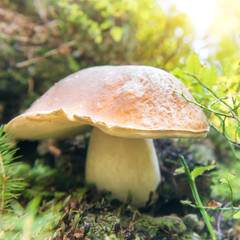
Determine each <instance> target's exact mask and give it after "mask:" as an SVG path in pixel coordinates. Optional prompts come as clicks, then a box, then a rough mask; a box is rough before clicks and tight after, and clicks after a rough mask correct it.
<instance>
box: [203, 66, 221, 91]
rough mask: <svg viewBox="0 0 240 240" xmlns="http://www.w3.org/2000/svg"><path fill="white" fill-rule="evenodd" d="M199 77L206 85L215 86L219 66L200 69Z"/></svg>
mask: <svg viewBox="0 0 240 240" xmlns="http://www.w3.org/2000/svg"><path fill="white" fill-rule="evenodd" d="M199 78H200V79H201V80H202V82H203V83H204V84H205V85H206V86H208V87H212V86H214V85H215V84H216V82H217V68H216V67H215V66H211V67H210V68H207V67H202V68H201V69H200V73H199Z"/></svg>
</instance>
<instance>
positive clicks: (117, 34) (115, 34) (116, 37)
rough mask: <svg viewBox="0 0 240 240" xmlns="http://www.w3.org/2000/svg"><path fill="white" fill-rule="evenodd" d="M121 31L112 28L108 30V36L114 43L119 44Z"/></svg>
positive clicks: (120, 29) (117, 28)
mask: <svg viewBox="0 0 240 240" xmlns="http://www.w3.org/2000/svg"><path fill="white" fill-rule="evenodd" d="M122 34H123V29H122V28H121V27H118V26H114V27H112V28H111V30H110V35H111V36H112V38H113V40H114V41H115V42H120V41H121V39H122Z"/></svg>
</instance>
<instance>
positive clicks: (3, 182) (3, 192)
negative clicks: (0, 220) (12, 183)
mask: <svg viewBox="0 0 240 240" xmlns="http://www.w3.org/2000/svg"><path fill="white" fill-rule="evenodd" d="M0 163H1V170H2V178H3V180H2V194H1V195H2V198H1V210H0V214H2V212H3V210H4V201H5V186H6V172H5V168H4V163H3V158H2V154H1V152H0Z"/></svg>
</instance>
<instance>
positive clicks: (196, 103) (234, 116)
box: [174, 91, 240, 122]
mask: <svg viewBox="0 0 240 240" xmlns="http://www.w3.org/2000/svg"><path fill="white" fill-rule="evenodd" d="M174 92H175V93H177V94H179V95H181V96H182V97H183V98H184V99H185V100H186V101H187V102H189V103H192V104H195V105H197V106H198V107H200V108H202V109H204V110H207V111H209V112H212V113H214V114H216V115H220V116H224V117H227V118H233V119H236V120H237V121H238V122H240V119H239V118H238V117H237V116H236V115H235V114H234V113H232V114H233V115H229V114H226V113H222V112H218V111H215V110H213V109H211V108H208V107H205V106H203V105H201V104H199V103H198V102H194V101H191V100H189V99H188V98H186V97H185V95H184V94H183V92H182V93H180V92H177V91H174Z"/></svg>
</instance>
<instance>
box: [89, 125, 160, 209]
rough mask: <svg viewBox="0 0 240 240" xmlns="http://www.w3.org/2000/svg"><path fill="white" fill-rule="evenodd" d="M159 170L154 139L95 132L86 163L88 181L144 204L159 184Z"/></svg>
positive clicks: (115, 195)
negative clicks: (131, 137) (121, 136)
mask: <svg viewBox="0 0 240 240" xmlns="http://www.w3.org/2000/svg"><path fill="white" fill-rule="evenodd" d="M160 179H161V176H160V170H159V164H158V159H157V155H156V152H155V148H154V145H153V140H152V139H130V138H120V137H114V136H110V135H108V134H105V133H103V132H102V131H100V130H99V129H97V128H94V129H93V131H92V135H91V139H90V144H89V148H88V154H87V163H86V181H87V182H88V183H95V184H96V186H97V188H98V189H99V190H107V191H110V192H112V195H113V197H115V198H117V199H119V200H121V201H126V200H127V199H128V197H129V195H130V197H131V199H132V204H133V205H135V206H137V207H142V206H144V205H145V204H146V202H147V201H148V200H149V196H150V193H151V192H154V191H156V189H157V187H158V185H159V183H160Z"/></svg>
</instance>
